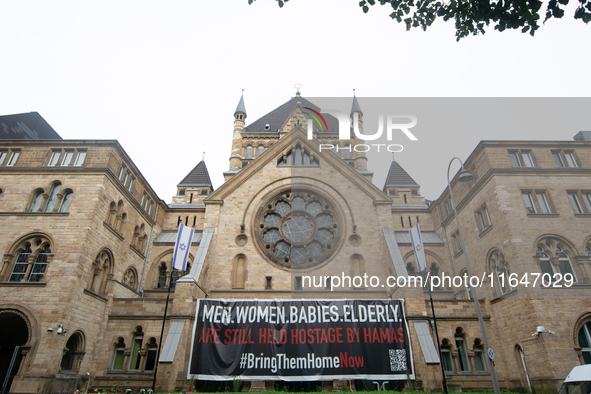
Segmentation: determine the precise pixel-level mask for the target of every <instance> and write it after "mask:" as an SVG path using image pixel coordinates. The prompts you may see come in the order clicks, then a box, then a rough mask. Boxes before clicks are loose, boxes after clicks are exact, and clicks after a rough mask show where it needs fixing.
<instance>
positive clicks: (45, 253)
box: [4, 237, 53, 282]
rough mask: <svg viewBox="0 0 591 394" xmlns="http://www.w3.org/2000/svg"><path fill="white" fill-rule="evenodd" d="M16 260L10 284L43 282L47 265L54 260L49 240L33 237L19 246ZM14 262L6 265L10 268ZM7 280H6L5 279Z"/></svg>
mask: <svg viewBox="0 0 591 394" xmlns="http://www.w3.org/2000/svg"><path fill="white" fill-rule="evenodd" d="M16 249H17V252H16V259H15V260H14V265H12V270H11V272H10V276H9V277H8V281H9V282H24V281H26V282H41V280H42V279H43V276H44V275H45V271H46V270H47V265H48V264H49V262H50V261H51V259H52V258H53V254H52V253H51V245H50V243H49V240H47V239H45V238H42V237H33V239H30V238H29V239H28V240H26V241H25V242H23V243H22V244H21V245H20V246H18V247H17V248H16ZM11 263H12V261H10V260H7V261H5V263H4V264H5V265H8V266H10V264H11ZM5 280H6V279H5Z"/></svg>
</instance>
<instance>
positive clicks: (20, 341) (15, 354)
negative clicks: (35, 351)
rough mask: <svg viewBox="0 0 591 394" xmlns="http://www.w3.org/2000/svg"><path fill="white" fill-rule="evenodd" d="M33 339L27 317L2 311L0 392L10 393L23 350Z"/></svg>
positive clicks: (0, 313) (9, 311) (0, 316)
mask: <svg viewBox="0 0 591 394" xmlns="http://www.w3.org/2000/svg"><path fill="white" fill-rule="evenodd" d="M30 338H31V329H30V324H29V321H28V319H27V317H26V316H25V315H24V314H22V313H21V312H19V311H17V310H14V309H3V310H0V391H1V392H9V390H10V385H11V384H12V380H13V378H14V376H15V375H16V374H17V372H18V371H19V367H20V364H21V359H22V350H24V349H23V346H25V345H26V344H27V343H28V342H29V341H30Z"/></svg>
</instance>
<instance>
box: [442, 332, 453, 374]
mask: <svg viewBox="0 0 591 394" xmlns="http://www.w3.org/2000/svg"><path fill="white" fill-rule="evenodd" d="M441 361H442V362H443V369H444V370H445V371H446V372H453V371H454V367H453V362H452V359H451V344H450V343H449V339H447V338H443V341H441Z"/></svg>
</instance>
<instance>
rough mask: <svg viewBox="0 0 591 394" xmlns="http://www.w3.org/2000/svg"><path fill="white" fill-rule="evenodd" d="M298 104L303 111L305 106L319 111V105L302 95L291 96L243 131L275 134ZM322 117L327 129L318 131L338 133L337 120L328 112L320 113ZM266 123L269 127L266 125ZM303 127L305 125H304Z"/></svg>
mask: <svg viewBox="0 0 591 394" xmlns="http://www.w3.org/2000/svg"><path fill="white" fill-rule="evenodd" d="M298 103H300V106H301V107H302V109H303V110H304V111H307V110H306V107H308V108H312V109H314V110H315V111H320V107H318V106H316V105H314V104H312V103H311V102H310V101H308V100H306V99H305V98H303V97H302V96H299V97H292V98H291V99H290V100H289V101H287V102H286V103H284V104H282V105H280V106H279V107H277V108H275V109H274V110H273V111H271V112H269V113H268V114H266V115H264V116H262V117H261V118H260V119H257V120H255V121H254V122H253V123H251V124H250V125H248V126H246V127H245V128H244V130H243V131H242V132H243V133H269V134H277V132H278V131H279V129H280V128H281V127H283V125H284V124H285V122H286V121H287V120H288V118H289V115H291V113H292V112H293V110H294V109H295V108H296V107H297V106H298ZM322 116H323V117H324V119H325V120H326V124H327V126H328V131H327V130H324V129H323V130H320V131H319V132H320V133H326V132H328V133H338V132H339V121H338V120H337V118H335V117H334V116H332V115H329V114H322ZM267 124H268V125H269V127H266V126H267ZM304 127H306V126H305V125H304Z"/></svg>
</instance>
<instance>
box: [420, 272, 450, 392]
mask: <svg viewBox="0 0 591 394" xmlns="http://www.w3.org/2000/svg"><path fill="white" fill-rule="evenodd" d="M425 271H426V269H425ZM427 286H429V301H430V302H431V313H432V314H433V325H434V326H435V327H434V328H435V338H436V339H437V351H438V352H439V365H440V366H441V377H442V378H443V392H444V393H445V394H447V380H446V379H445V368H444V367H443V357H442V356H441V345H440V344H439V330H437V317H435V308H434V307H433V296H432V294H431V284H430V283H427Z"/></svg>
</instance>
